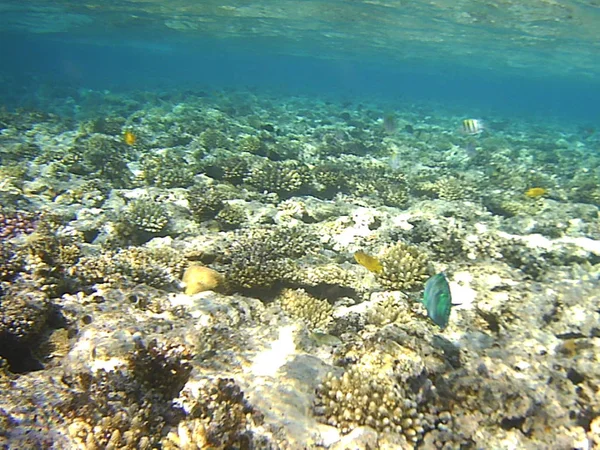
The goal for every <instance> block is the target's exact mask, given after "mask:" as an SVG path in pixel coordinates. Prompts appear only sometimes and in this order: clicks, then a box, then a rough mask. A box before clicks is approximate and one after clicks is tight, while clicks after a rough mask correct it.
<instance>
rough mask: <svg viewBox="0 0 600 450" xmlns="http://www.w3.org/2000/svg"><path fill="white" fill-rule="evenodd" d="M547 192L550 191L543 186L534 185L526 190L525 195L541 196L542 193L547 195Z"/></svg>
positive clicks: (531, 196) (530, 196)
mask: <svg viewBox="0 0 600 450" xmlns="http://www.w3.org/2000/svg"><path fill="white" fill-rule="evenodd" d="M547 193H548V191H547V190H546V189H544V188H541V187H533V188H530V189H527V190H526V191H525V195H526V196H527V197H529V198H539V197H541V196H542V195H546V194H547Z"/></svg>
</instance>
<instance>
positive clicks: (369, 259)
mask: <svg viewBox="0 0 600 450" xmlns="http://www.w3.org/2000/svg"><path fill="white" fill-rule="evenodd" d="M354 259H355V260H356V262H357V263H359V264H360V265H361V266H363V267H364V268H366V269H367V270H368V271H370V272H375V273H379V272H381V271H382V270H383V266H382V265H381V263H380V262H379V260H378V259H377V258H374V257H373V256H369V255H367V254H366V253H365V252H363V251H360V250H359V251H357V252H356V253H354Z"/></svg>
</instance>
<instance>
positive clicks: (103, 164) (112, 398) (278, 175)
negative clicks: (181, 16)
mask: <svg viewBox="0 0 600 450" xmlns="http://www.w3.org/2000/svg"><path fill="white" fill-rule="evenodd" d="M73 102H74V104H75V105H76V108H75V109H76V113H73V111H71V113H69V114H67V113H64V114H63V113H61V112H60V110H59V109H57V108H55V109H54V111H55V112H52V113H50V112H43V111H44V108H42V107H40V108H39V109H38V110H33V109H27V110H19V111H3V112H1V113H0V158H1V160H0V161H1V167H0V198H1V204H2V209H1V210H0V238H1V240H0V279H1V283H2V284H1V290H0V393H1V395H0V447H2V448H32V449H33V448H57V449H71V448H81V449H84V448H85V449H95V448H98V449H100V448H114V449H117V448H123V449H150V448H162V449H196V448H223V449H225V448H227V449H236V448H239V449H320V448H328V449H337V450H341V449H346V448H352V449H374V448H381V449H394V448H397V449H410V448H427V449H429V448H444V449H459V448H464V449H470V448H493V449H515V448H523V449H529V448H553V449H572V448H577V449H588V448H600V393H599V383H600V361H599V355H600V309H599V306H598V305H599V304H600V281H599V278H600V217H599V207H600V186H599V183H598V180H599V177H600V173H599V171H600V169H599V167H600V164H599V163H600V153H598V147H599V146H600V136H599V135H598V133H597V132H596V131H595V130H594V129H592V128H589V127H585V126H582V127H580V128H575V127H566V129H565V127H563V128H561V127H560V124H559V123H557V124H548V123H546V124H544V123H529V122H527V121H525V120H522V119H521V120H511V119H504V118H499V117H491V118H488V121H487V123H486V129H485V130H484V131H483V132H482V133H480V134H478V135H465V134H462V133H461V132H460V131H459V127H460V124H461V121H462V119H464V117H460V116H459V115H457V114H455V113H451V112H449V111H447V110H445V109H443V108H442V107H440V106H435V105H433V106H432V105H428V106H427V105H410V104H409V105H404V106H402V108H401V109H397V110H389V109H387V110H385V108H382V107H381V106H378V105H376V104H366V103H363V104H357V103H352V102H348V103H343V102H336V101H328V102H324V101H318V100H316V99H314V98H303V97H282V96H275V95H266V94H265V95H262V94H261V95H259V94H257V93H252V92H242V91H236V92H214V93H203V92H185V93H177V92H169V93H162V94H154V93H148V92H135V93H130V94H127V95H125V94H122V95H121V94H120V95H116V94H111V93H110V92H94V91H80V92H79V93H78V96H76V98H74V99H72V102H71V103H73ZM48 103H49V104H51V103H52V101H51V100H50V99H48ZM50 106H52V105H50ZM71 106H73V105H71ZM48 110H53V109H52V108H48V109H46V111H48ZM357 251H362V252H365V253H366V254H367V255H370V256H372V257H373V258H375V259H376V260H377V261H378V262H379V263H380V266H378V268H377V270H373V268H372V267H371V269H372V270H371V271H369V270H368V269H367V268H365V267H363V266H362V265H359V264H357V262H356V261H355V259H354V257H353V255H354V253H355V252H357ZM190 267H192V269H189V268H190ZM442 271H443V272H445V274H446V276H447V277H448V279H449V281H450V285H451V290H452V296H453V303H454V306H453V309H452V312H451V316H450V320H449V325H448V327H447V328H445V329H444V330H441V329H440V328H439V327H437V326H436V325H435V324H434V323H433V322H432V321H431V320H430V319H429V318H428V317H427V314H426V311H425V308H424V307H423V306H422V305H421V304H420V302H419V300H420V299H421V297H422V293H423V285H424V282H425V280H427V278H428V277H429V276H431V275H433V274H435V273H439V272H442ZM184 272H185V273H186V275H185V281H186V283H185V285H184V284H182V282H181V280H182V277H184Z"/></svg>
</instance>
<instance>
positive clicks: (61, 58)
mask: <svg viewBox="0 0 600 450" xmlns="http://www.w3.org/2000/svg"><path fill="white" fill-rule="evenodd" d="M359 3H361V2H356V3H355V2H352V3H350V2H348V3H347V5H344V4H343V3H341V4H340V3H339V2H333V1H332V2H329V4H330V5H331V6H332V7H333V6H336V7H337V8H345V7H348V5H352V7H354V6H355V5H357V4H359ZM189 4H190V5H193V4H194V2H191V3H189ZM298 4H299V5H300V4H302V2H298ZM327 4H328V2H322V5H327ZM391 4H395V5H397V9H395V10H389V11H388V10H382V9H381V6H380V7H376V6H369V5H368V4H361V5H359V6H358V7H359V8H360V9H356V10H351V11H350V12H351V13H353V14H357V11H360V12H361V13H362V15H363V16H364V17H361V18H360V20H362V21H363V22H362V23H360V24H358V25H356V26H354V25H353V23H352V20H351V19H345V20H343V19H342V20H339V21H333V19H332V21H331V22H330V23H325V24H324V22H326V21H324V20H323V19H322V18H320V17H319V18H315V19H314V20H315V23H314V24H312V25H314V27H315V28H316V27H320V28H323V29H326V30H327V32H328V33H332V34H335V33H339V34H340V36H342V37H340V38H338V41H339V42H338V41H335V43H334V44H330V43H329V41H323V39H322V36H321V34H322V33H321V34H319V33H317V32H315V33H314V39H313V38H312V36H311V35H310V31H308V32H305V33H304V34H302V36H303V37H304V39H303V40H301V39H296V40H293V39H284V38H281V37H279V36H270V35H269V33H271V34H272V33H273V32H276V31H277V26H278V24H280V26H281V32H282V34H285V33H286V32H288V31H289V30H288V28H291V27H293V26H297V25H295V24H296V22H294V21H289V22H285V21H280V22H275V23H270V22H265V20H264V19H263V18H260V17H255V18H249V19H248V18H244V20H243V24H244V27H245V28H244V30H246V29H248V30H253V28H252V27H253V26H256V27H259V31H254V30H253V31H252V32H251V33H248V36H246V37H243V38H241V39H240V38H239V34H241V33H242V32H243V31H244V30H242V32H239V31H238V28H239V27H240V25H239V24H237V23H235V22H231V21H225V19H223V21H224V22H223V24H222V26H223V30H226V29H228V27H229V28H231V27H233V26H234V25H235V26H237V27H238V28H236V34H237V35H238V36H236V37H235V38H234V37H231V36H230V37H228V38H224V37H223V36H222V35H219V33H218V31H219V30H220V28H219V26H220V24H219V16H218V15H217V16H216V17H212V22H211V23H210V25H211V27H210V29H209V31H208V32H204V31H202V32H195V33H189V32H185V30H184V31H178V30H175V31H174V30H173V29H171V28H166V27H162V28H161V27H149V26H143V27H142V26H139V27H132V26H131V24H130V23H128V22H127V21H126V20H124V17H125V18H128V17H130V15H131V16H134V14H135V13H137V16H135V17H138V18H139V17H143V18H145V19H148V20H156V23H162V22H161V20H164V17H163V16H164V15H165V14H166V15H168V13H169V12H171V11H169V7H164V8H163V9H162V10H161V11H162V12H161V14H162V16H161V15H159V14H158V13H156V12H154V10H149V9H146V10H143V9H139V10H137V11H136V9H135V8H136V6H135V5H133V6H132V5H129V4H127V7H128V8H129V10H128V13H127V14H126V15H123V13H121V12H120V10H119V9H118V8H117V7H118V6H119V2H116V3H110V2H109V3H108V4H107V5H105V8H106V9H110V8H111V7H112V8H116V13H112V14H110V13H108V12H106V11H104V12H103V13H102V14H100V13H92V12H93V11H94V10H93V9H90V10H87V12H85V13H86V14H88V15H87V16H86V15H83V12H82V7H81V5H79V4H77V3H74V4H73V5H69V3H68V2H57V3H56V7H57V8H60V11H63V12H64V11H66V12H68V11H69V8H72V11H71V12H72V13H73V15H74V16H73V17H76V18H77V19H73V18H70V19H69V20H71V21H73V22H75V23H77V26H74V25H73V26H71V28H72V29H69V27H67V26H66V27H63V28H66V30H64V29H60V28H61V27H60V26H58V25H56V26H55V27H54V28H56V30H53V20H59V19H57V18H56V17H61V16H60V15H59V16H56V17H54V16H52V15H46V14H45V13H44V12H42V13H40V12H39V11H38V10H36V7H35V2H27V4H25V5H23V4H21V5H19V4H17V3H14V2H5V3H4V7H5V9H6V11H9V12H11V11H12V13H4V14H5V15H4V18H3V20H1V21H0V26H1V28H0V31H2V34H0V44H1V46H0V49H1V53H0V57H1V59H2V65H1V66H0V76H1V77H2V78H3V80H4V82H3V83H2V87H0V101H1V102H2V104H3V105H4V106H5V107H8V108H15V107H19V106H35V107H38V108H43V99H40V98H39V96H36V89H38V88H40V86H44V85H50V86H54V87H56V86H60V87H62V88H66V89H79V88H86V89H100V90H102V89H110V90H112V91H116V92H118V91H119V90H127V89H131V88H134V89H149V90H152V89H164V88H181V89H205V90H211V89H220V88H230V87H234V88H235V87H243V88H248V87H250V88H255V89H266V90H269V91H271V92H282V93H286V94H288V93H291V94H294V93H300V94H315V95H317V96H319V97H322V98H325V99H327V98H341V99H352V100H358V101H361V100H377V101H380V102H382V103H383V104H384V105H388V107H391V108H394V107H401V106H403V105H405V104H406V103H407V102H419V101H428V102H437V103H439V104H441V105H444V106H445V107H448V108H451V109H454V110H456V111H457V112H459V113H462V114H465V115H471V114H469V113H470V112H472V114H475V115H479V116H481V115H492V116H493V115H494V114H503V115H509V116H510V115H513V116H517V117H521V116H528V115H533V116H534V117H540V116H541V117H542V118H543V117H547V118H559V119H561V120H573V121H574V122H576V123H582V124H593V123H594V122H597V121H598V119H600V77H599V74H600V68H594V67H591V68H590V67H589V66H588V67H583V66H581V65H582V64H581V62H582V61H585V60H589V59H590V57H588V56H586V55H588V54H589V55H592V56H593V55H598V54H600V52H599V51H598V48H596V47H597V43H595V42H594V40H586V39H583V38H581V39H580V36H578V32H577V31H578V30H579V28H578V27H577V26H573V36H569V35H566V34H565V31H564V30H561V33H563V34H562V35H561V36H559V37H557V38H556V39H554V40H553V38H552V32H554V29H553V28H549V29H548V31H549V35H550V38H544V39H540V40H539V42H538V43H536V42H535V41H534V43H532V44H527V45H523V44H518V45H517V44H515V45H514V46H513V47H511V43H510V42H511V40H514V39H516V37H515V36H517V37H518V36H519V35H518V33H517V34H516V35H515V34H514V33H515V32H514V29H513V30H511V29H510V28H508V26H507V29H508V31H502V30H501V31H502V32H499V31H497V30H496V29H497V26H496V22H498V21H501V20H506V17H505V14H506V11H502V10H501V9H498V10H496V9H493V8H492V9H490V7H489V5H488V6H485V5H481V6H473V5H477V2H471V3H469V5H470V6H469V8H471V9H474V10H476V11H478V14H475V13H473V12H472V11H471V12H470V16H469V17H477V18H480V17H487V20H488V22H489V23H490V24H493V25H490V27H489V29H488V30H486V25H485V24H478V25H477V26H472V25H469V26H468V27H465V26H463V25H460V24H457V23H456V22H455V21H454V19H453V18H455V16H456V14H458V13H461V11H454V12H453V14H454V15H451V14H450V12H448V17H444V13H443V11H442V12H440V13H439V14H440V16H439V17H434V18H433V19H435V20H430V21H429V22H428V20H429V19H432V18H431V17H422V16H423V15H425V16H427V14H429V15H431V14H432V13H431V10H422V9H421V10H419V9H418V8H416V9H415V13H414V14H415V23H418V24H419V26H420V27H421V29H419V30H417V31H415V33H416V38H415V36H411V37H410V39H407V40H406V41H402V39H401V38H397V37H395V38H391V37H390V38H389V42H388V45H387V46H385V45H384V46H383V47H384V48H383V49H375V48H374V47H373V46H371V47H369V45H367V44H365V45H362V44H363V42H368V41H369V39H370V38H373V39H382V38H381V36H380V35H384V34H385V33H391V31H390V30H395V29H397V28H398V27H396V26H395V24H394V20H397V21H398V23H400V22H402V21H404V22H403V23H404V26H406V25H405V24H406V23H410V17H408V14H410V11H409V12H406V11H405V9H406V8H405V7H404V6H403V5H402V4H401V3H400V2H391ZM415 4H418V3H415ZM27 5H29V8H28V6H27ZM42 5H45V6H47V3H46V2H44V3H42ZM176 5H177V7H175V6H173V11H172V12H173V13H175V12H177V11H178V9H177V8H183V7H184V6H185V5H186V2H176ZM242 5H243V4H242ZM423 5H425V4H423ZM141 7H142V6H140V7H139V8H141ZM263 8H273V9H277V8H279V7H278V6H277V4H276V3H271V2H265V3H263ZM282 8H283V7H282ZM290 8H292V6H289V5H288V9H286V10H285V11H287V12H288V13H289V12H290ZM403 8H404V9H403ZM38 9H39V5H38ZM280 9H281V8H280ZM597 9H598V8H594V7H589V8H588V9H586V10H582V11H580V12H579V14H580V15H582V16H585V17H588V19H589V20H590V21H591V22H592V23H591V24H587V26H588V28H590V29H593V27H594V24H593V22H594V20H596V17H597V16H598V14H597ZM30 10H33V11H34V12H31V11H30ZM467 10H468V8H467ZM267 11H268V10H267ZM285 11H284V12H285ZM340 11H341V12H339V11H338V13H339V14H340V15H342V17H344V16H343V11H344V10H343V9H341V10H340ZM390 11H393V12H394V14H396V16H394V15H393V14H391V13H390ZM440 11H441V10H440ZM550 13H552V12H550ZM592 13H593V14H592ZM77 14H78V15H77ZM93 14H96V15H93ZM114 14H116V15H114ZM152 14H156V16H153V15H152ZM377 14H380V15H381V16H377ZM386 14H388V16H386ZM390 14H391V15H390ZM419 14H420V15H419ZM436 14H437V12H436ZM493 14H498V18H497V20H496V21H493V20H492V19H491V18H489V16H490V15H493ZM552 14H554V13H552ZM369 15H372V17H373V18H370V16H369ZM82 17H85V18H86V19H85V20H84V19H83V18H82ZM385 17H387V18H388V19H387V22H389V23H384V22H385V21H384V20H383V18H385ZM461 17H462V16H461ZM599 17H600V16H599ZM510 19H511V20H515V18H514V17H512V18H510ZM517 19H518V16H517ZM303 20H304V22H306V23H304V24H303V26H307V24H310V23H311V22H310V18H308V19H307V18H306V17H305V18H304V19H303ZM357 20H358V19H357ZM444 20H446V21H447V23H445V22H444ZM524 20H525V19H524ZM528 20H529V21H530V22H527V21H525V22H524V24H525V25H527V26H528V27H534V25H535V26H538V25H536V22H535V18H531V17H528ZM558 20H559V19H557V21H558ZM36 21H37V22H36ZM253 21H254V22H253ZM67 22H68V21H67ZM79 22H82V24H79ZM88 22H89V23H90V24H93V25H89V26H88V25H87V23H88ZM120 22H123V23H120ZM542 22H543V20H542ZM68 23H69V24H70V22H68ZM151 23H154V22H151ZM165 23H167V22H166V21H165ZM265 23H267V24H268V30H269V32H266V33H265V35H261V33H260V27H261V26H263V27H266V26H265V25H264V24H265ZM379 23H381V26H382V27H384V26H387V27H388V28H384V29H383V31H382V32H381V33H379V32H378V29H377V25H378V24H379ZM440 23H441V25H440ZM515 24H516V25H519V22H518V21H517V22H515ZM516 25H515V26H516ZM598 25H599V26H598V29H600V20H599V21H598ZM427 26H430V27H431V29H430V30H428V28H427ZM543 26H545V25H544V24H543V23H542V27H543ZM551 26H553V25H551ZM23 28H27V29H26V30H24V29H23ZM308 28H310V27H308ZM211 30H212V31H213V32H212V33H211ZM542 30H543V28H542ZM566 30H567V31H568V28H567V29H566ZM39 31H44V32H43V33H41V32H39ZM53 31H54V32H53ZM353 32H354V33H355V35H353V34H352V33H353ZM489 32H494V33H496V34H497V39H494V38H493V37H494V35H492V39H490V37H489V36H486V34H485V33H488V34H489ZM436 33H445V34H446V35H448V36H453V33H455V34H456V36H457V43H456V44H452V42H448V40H449V39H450V38H446V40H445V41H444V43H443V45H442V44H441V43H440V44H436V43H435V42H433V43H431V42H419V41H418V39H417V38H418V37H423V38H429V37H431V36H436ZM502 33H506V35H504V34H502ZM511 33H512V34H511ZM342 40H343V42H342ZM499 42H502V45H501V46H500V48H498V47H499V45H498V44H499ZM384 43H385V42H384ZM461 45H462V46H463V47H464V48H461ZM567 46H571V47H573V48H579V49H582V51H583V57H582V55H575V56H570V54H569V53H568V52H565V51H564V48H566V47H567ZM448 49H450V52H449V51H448ZM452 51H456V53H457V55H460V57H459V56H457V57H456V58H452ZM586 52H587V53H586ZM469 53H472V54H473V55H475V56H473V57H469ZM465 54H466V55H467V56H465ZM486 54H489V55H491V56H490V58H489V60H487V61H486V60H484V59H482V57H481V55H486ZM399 55H400V57H398V56H399ZM405 55H408V56H405ZM515 55H517V56H518V61H519V64H522V65H523V66H526V67H521V68H519V67H518V64H517V65H516V66H517V67H514V66H515V64H512V65H511V64H507V61H508V60H509V59H510V58H513V57H514V56H515ZM588 62H590V64H591V63H592V62H593V61H588ZM580 66H581V67H580ZM596 69H597V70H596ZM7 80H8V81H10V82H7ZM15 80H16V81H15ZM57 95H59V94H57ZM36 103H39V104H37V105H36Z"/></svg>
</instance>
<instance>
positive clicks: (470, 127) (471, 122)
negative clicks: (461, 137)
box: [462, 119, 484, 135]
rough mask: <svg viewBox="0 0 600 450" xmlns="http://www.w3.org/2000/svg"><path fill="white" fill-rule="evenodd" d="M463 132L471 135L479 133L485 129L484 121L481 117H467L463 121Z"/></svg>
mask: <svg viewBox="0 0 600 450" xmlns="http://www.w3.org/2000/svg"><path fill="white" fill-rule="evenodd" d="M462 125H463V127H462V130H463V133H465V134H469V135H475V134H479V133H481V132H482V131H483V128H484V127H483V123H482V122H481V120H479V119H465V120H463V122H462Z"/></svg>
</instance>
